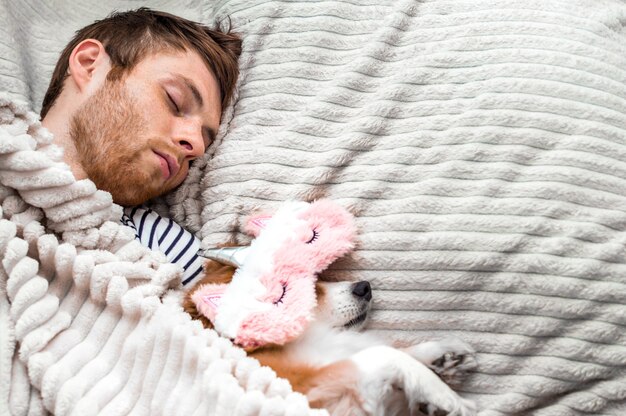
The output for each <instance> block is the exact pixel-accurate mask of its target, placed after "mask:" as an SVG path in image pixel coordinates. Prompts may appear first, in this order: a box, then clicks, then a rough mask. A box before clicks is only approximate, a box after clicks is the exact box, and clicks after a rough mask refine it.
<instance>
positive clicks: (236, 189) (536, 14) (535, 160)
mask: <svg viewBox="0 0 626 416" xmlns="http://www.w3.org/2000/svg"><path fill="white" fill-rule="evenodd" d="M140 5H148V6H150V7H153V8H159V9H163V10H166V11H170V12H174V13H177V14H180V15H182V16H184V17H187V18H190V19H193V20H198V21H202V22H206V23H212V22H213V21H214V20H218V21H222V22H226V21H228V20H230V22H231V24H232V27H233V29H234V30H235V31H237V32H239V33H241V34H242V36H243V39H244V44H243V46H244V47H243V53H242V56H241V59H240V68H241V77H240V80H239V82H238V87H237V92H236V95H235V98H234V100H233V103H232V105H231V106H230V107H229V108H227V109H225V111H224V115H223V120H222V125H221V128H220V132H219V135H218V136H219V137H218V141H217V142H216V143H215V144H214V145H213V146H212V147H211V148H210V149H209V151H208V152H207V156H206V157H205V158H204V159H203V160H199V161H197V163H196V164H195V165H194V166H193V168H192V170H191V172H190V175H189V178H188V179H187V180H186V181H185V183H184V184H183V185H182V186H181V187H180V188H179V189H177V190H176V191H175V192H173V193H172V194H171V195H169V196H168V197H166V198H164V199H163V200H160V201H156V202H155V204H154V207H155V209H157V210H159V211H160V212H161V213H163V214H166V215H168V216H171V217H173V218H174V219H176V220H177V221H178V222H179V223H180V224H182V225H184V226H185V227H187V228H188V229H190V230H191V231H193V232H194V233H196V234H197V235H198V236H199V237H200V238H202V240H203V244H205V245H207V246H209V245H214V244H217V243H224V242H234V243H245V242H247V240H246V237H245V236H244V235H243V233H242V232H241V231H240V227H241V221H242V220H243V218H244V217H245V215H246V214H247V213H249V212H251V211H254V210H256V209H269V208H273V207H276V206H278V205H279V204H280V203H281V202H282V201H285V200H288V199H302V200H313V199H319V198H331V199H333V200H335V201H337V202H338V203H340V204H342V205H343V206H345V207H347V208H349V210H350V211H351V212H352V213H353V214H354V215H355V216H356V218H357V226H358V228H359V241H358V247H357V249H356V250H355V251H354V253H352V254H351V255H349V256H348V257H346V258H344V259H341V260H340V261H338V262H337V263H336V264H334V265H333V266H332V267H331V268H330V269H329V270H328V271H327V273H326V274H325V276H324V278H327V279H330V280H336V279H350V280H369V281H370V282H371V284H372V287H373V289H374V312H373V314H372V319H371V321H370V323H369V325H368V330H369V331H373V332H376V333H378V334H380V335H381V336H383V337H387V338H389V339H392V340H394V341H397V342H400V343H410V342H416V341H421V340H425V339H429V338H432V337H449V336H456V337H460V338H462V339H463V340H465V341H467V342H468V343H470V344H471V345H472V346H474V348H475V349H476V351H477V359H478V363H479V367H478V369H477V370H476V372H475V373H473V374H472V375H471V377H470V378H469V379H468V381H467V383H466V384H465V385H463V387H462V388H461V391H460V392H461V394H462V395H464V396H465V397H469V398H471V399H474V400H476V402H477V403H478V407H479V409H480V413H479V414H480V415H485V416H487V415H494V416H495V415H528V414H533V415H568V416H569V415H582V414H594V415H622V414H626V260H625V253H626V233H625V229H626V4H625V3H623V2H621V1H618V0H573V1H565V0H563V1H561V0H554V1H550V2H545V1H540V0H526V1H513V0H508V1H507V0H472V1H470V0H429V1H406V0H402V1H373V0H363V1H360V0H337V1H319V2H308V1H277V0H267V1H263V0H257V1H250V0H222V1H215V2H200V1H198V0H186V1H184V2H178V1H176V2H175V1H153V2H146V3H145V4H144V3H143V2H135V1H104V2H103V1H100V2H95V1H89V2H81V3H80V4H73V2H61V1H57V2H49V3H46V4H42V3H41V2H37V1H34V0H25V1H20V2H18V1H11V0H9V1H6V2H4V3H3V4H2V5H0V33H2V40H1V41H0V91H7V92H9V93H11V94H12V96H15V97H18V98H20V99H22V100H24V101H25V102H27V103H29V104H30V105H31V106H32V108H33V109H35V110H38V109H39V106H40V103H41V100H42V98H43V94H44V92H45V89H46V87H47V82H48V79H49V76H50V74H51V72H52V68H53V65H54V64H55V62H56V59H57V56H58V53H59V51H60V49H61V48H62V47H63V46H64V44H65V42H66V41H67V39H69V37H70V36H71V33H72V32H73V31H74V30H76V29H77V28H79V27H81V26H82V25H84V24H87V23H89V22H91V21H93V20H94V19H97V18H101V17H103V16H105V15H106V14H107V13H109V12H110V11H111V10H113V9H126V8H133V7H138V6H140ZM224 348H226V347H224ZM229 348H230V347H229ZM229 351H230V350H229ZM232 357H233V358H232V359H233V360H243V358H242V357H241V356H239V355H237V353H233V356H232ZM6 362H7V361H6V360H5V359H4V358H3V363H6ZM3 368H6V366H5V367H3ZM238 377H239V376H238V375H237V374H235V375H234V376H233V378H232V379H233V380H239V381H241V380H240V379H238ZM267 377H268V380H269V379H271V376H267ZM268 383H269V382H268ZM242 386H243V390H244V391H243V393H241V394H248V391H247V387H246V386H245V383H243V384H242ZM213 388H214V389H217V390H216V391H218V390H219V388H220V387H219V386H217V387H216V386H213ZM259 391H261V393H259ZM276 391H278V392H279V393H274V394H273V395H272V394H269V393H268V390H267V389H265V390H263V389H260V390H259V389H257V393H258V394H257V396H255V398H254V400H253V399H250V400H251V402H250V403H252V402H254V403H256V404H255V405H250V406H249V407H247V408H245V406H244V407H242V406H239V407H237V406H236V403H237V399H238V398H239V397H240V396H237V395H236V394H234V395H232V396H230V398H231V399H232V400H231V401H230V402H229V401H224V402H223V403H222V406H223V407H214V408H212V410H211V412H213V413H214V414H233V413H232V412H233V411H234V410H233V409H235V408H237V409H238V412H239V411H240V412H241V414H255V412H259V413H261V414H263V413H264V412H265V414H283V413H281V412H287V410H285V409H287V408H289V406H283V405H277V406H272V405H268V404H267V405H264V404H263V403H265V402H266V401H271V400H276V401H280V400H285V403H287V402H288V399H285V398H286V397H292V396H290V394H291V393H290V392H289V389H288V388H286V387H284V386H282V385H281V387H280V388H277V389H276ZM3 394H4V396H5V397H6V396H8V392H7V390H6V389H4V390H3ZM218 396H219V394H218V393H215V395H214V396H212V397H218ZM5 397H3V398H5ZM180 397H184V394H183V395H182V396H180ZM225 397H229V396H228V395H225ZM246 397H249V396H246ZM50 400H51V401H48V402H47V403H53V402H54V400H52V399H50ZM224 400H226V399H224ZM255 400H256V401H255ZM289 400H291V399H289ZM293 400H296V399H293ZM224 403H231V404H232V406H231V407H229V406H228V404H226V405H224ZM259 403H261V404H259ZM255 406H256V407H255ZM281 406H283V407H281ZM298 406H303V405H302V403H301V402H298ZM43 407H46V406H45V405H44V406H43ZM242 408H243V409H244V410H241V409H242ZM296 408H297V409H300V410H298V411H301V412H306V411H308V410H302V409H304V407H297V406H296V407H293V408H289V409H292V410H290V411H292V412H295V413H293V414H298V413H297V411H296V410H293V409H296ZM33 409H35V408H34V407H33ZM173 409H174V408H168V411H172V412H173V411H174V410H173ZM277 409H278V410H277ZM50 410H51V409H50V408H47V411H50ZM109 410H110V409H109ZM246 411H247V412H249V413H245V412H246ZM27 412H28V409H26V413H24V414H27ZM68 412H69V410H68ZM229 412H230V413H229ZM272 412H274V413H272ZM165 413H167V412H165ZM173 414H175V413H173ZM300 414H304V413H300Z"/></svg>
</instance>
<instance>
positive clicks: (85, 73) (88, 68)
mask: <svg viewBox="0 0 626 416" xmlns="http://www.w3.org/2000/svg"><path fill="white" fill-rule="evenodd" d="M110 69H111V60H110V58H109V55H108V54H107V52H106V50H105V49H104V45H102V43H100V42H99V41H98V40H96V39H85V40H83V41H82V42H80V43H79V44H78V45H77V46H76V47H75V48H74V50H73V51H72V54H71V55H70V60H69V76H70V77H71V79H72V80H73V81H74V84H76V87H77V88H78V90H79V91H80V92H85V93H88V94H91V93H93V92H95V91H96V90H98V89H99V88H100V86H101V85H102V83H103V82H104V80H105V79H106V76H107V74H108V73H109V70H110Z"/></svg>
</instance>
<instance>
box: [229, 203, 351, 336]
mask: <svg viewBox="0 0 626 416" xmlns="http://www.w3.org/2000/svg"><path fill="white" fill-rule="evenodd" d="M298 217H299V218H300V219H302V220H304V221H305V222H304V224H302V225H301V226H299V228H298V229H296V230H293V235H292V236H291V237H290V238H288V239H286V240H285V241H284V242H283V244H282V245H281V247H280V249H279V250H277V251H276V253H275V254H274V258H273V259H272V260H273V263H274V270H272V272H271V273H270V274H267V275H264V276H261V277H260V279H261V282H262V283H263V284H264V286H265V287H267V289H268V292H267V295H266V297H265V299H263V300H264V301H265V302H272V303H274V305H275V308H273V309H272V310H270V311H269V312H261V313H254V314H251V315H250V316H249V317H248V318H247V319H246V320H245V321H244V322H243V323H242V325H241V329H240V331H239V333H238V336H237V338H236V340H235V342H237V343H238V344H241V345H243V346H247V347H255V346H258V345H263V344H267V343H274V344H281V345H282V344H284V343H286V342H288V341H290V340H292V339H294V338H295V337H297V336H298V335H300V334H301V333H302V332H303V331H304V328H306V325H307V324H308V322H310V320H311V318H312V311H313V309H314V307H315V304H316V298H315V280H316V278H317V274H318V273H320V272H321V271H322V270H324V269H325V268H327V267H328V266H329V265H330V264H331V263H332V262H333V261H335V260H336V259H337V258H339V257H341V256H343V255H344V254H346V253H347V252H348V251H350V250H352V248H353V247H354V243H353V240H354V235H355V227H354V222H353V218H352V215H351V214H350V213H349V212H348V211H346V210H345V209H343V208H341V207H339V206H338V205H337V204H335V203H333V202H331V201H329V200H319V201H316V202H313V203H311V205H310V207H309V208H308V209H307V210H305V211H303V212H301V213H299V215H298Z"/></svg>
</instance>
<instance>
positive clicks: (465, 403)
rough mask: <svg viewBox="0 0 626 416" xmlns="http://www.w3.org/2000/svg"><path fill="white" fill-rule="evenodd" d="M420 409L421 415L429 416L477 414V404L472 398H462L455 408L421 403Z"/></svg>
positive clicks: (466, 415) (470, 415)
mask: <svg viewBox="0 0 626 416" xmlns="http://www.w3.org/2000/svg"><path fill="white" fill-rule="evenodd" d="M418 411H419V413H418V414H419V415H427V416H474V415H476V405H475V404H474V402H473V401H471V400H466V399H460V401H459V402H458V403H457V406H456V407H455V408H454V409H452V410H444V409H442V408H440V407H437V406H435V405H433V404H432V403H420V404H419V407H418ZM412 414H414V412H413V413H412Z"/></svg>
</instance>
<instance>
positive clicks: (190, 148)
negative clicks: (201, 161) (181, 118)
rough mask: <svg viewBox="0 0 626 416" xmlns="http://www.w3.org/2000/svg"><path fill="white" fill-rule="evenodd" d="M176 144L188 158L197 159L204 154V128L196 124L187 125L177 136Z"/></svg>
mask: <svg viewBox="0 0 626 416" xmlns="http://www.w3.org/2000/svg"><path fill="white" fill-rule="evenodd" d="M174 141H175V144H176V145H178V147H179V148H180V149H181V150H182V152H183V155H184V156H185V157H186V158H190V159H195V158H198V157H200V156H202V155H203V154H204V151H205V150H206V149H205V147H204V137H203V136H202V127H201V126H198V125H197V124H195V123H193V124H192V123H190V124H189V125H186V126H185V128H184V129H181V131H180V132H179V134H178V135H176V136H175V139H174Z"/></svg>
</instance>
